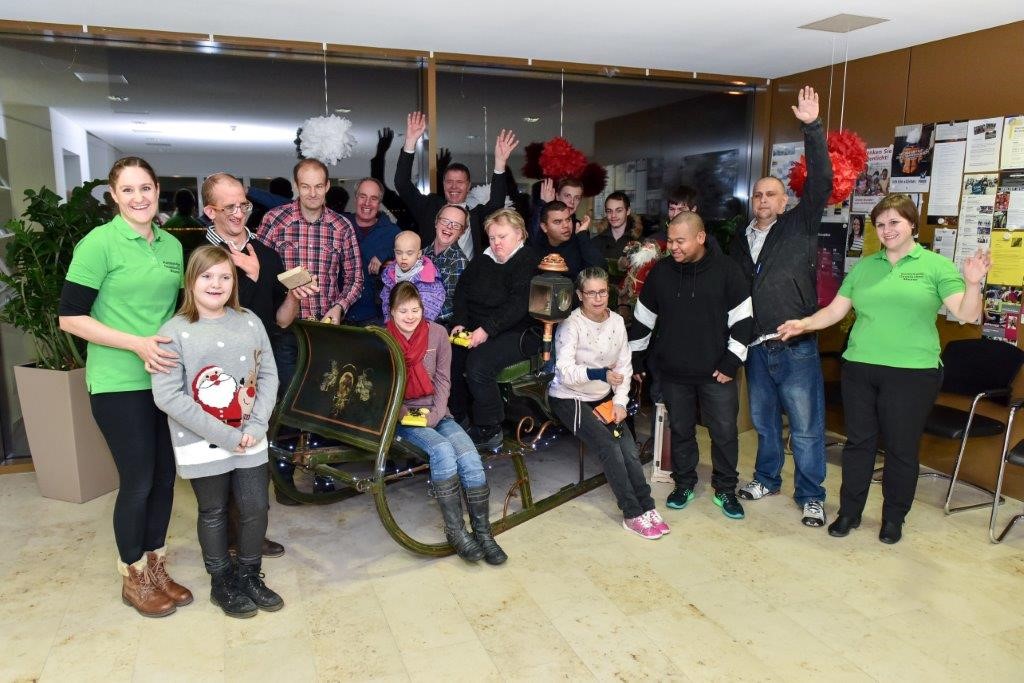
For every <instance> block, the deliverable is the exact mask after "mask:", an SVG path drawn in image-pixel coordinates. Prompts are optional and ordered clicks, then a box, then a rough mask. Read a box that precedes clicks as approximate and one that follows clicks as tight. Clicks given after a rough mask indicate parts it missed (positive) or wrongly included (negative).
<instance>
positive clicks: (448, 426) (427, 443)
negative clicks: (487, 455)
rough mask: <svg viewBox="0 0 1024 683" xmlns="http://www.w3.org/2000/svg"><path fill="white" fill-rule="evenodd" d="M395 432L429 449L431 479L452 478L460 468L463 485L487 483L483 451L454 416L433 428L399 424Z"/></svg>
mask: <svg viewBox="0 0 1024 683" xmlns="http://www.w3.org/2000/svg"><path fill="white" fill-rule="evenodd" d="M395 433H396V434H397V435H398V436H400V437H401V438H403V439H405V440H406V441H408V442H409V443H411V444H412V445H414V446H416V447H418V448H420V449H422V450H423V451H425V452H426V454H427V457H428V458H429V461H430V479H431V480H432V481H445V480H447V479H451V478H452V477H454V476H455V473H456V472H458V474H459V479H461V480H462V487H463V488H467V489H469V488H475V487H477V486H483V485H485V484H486V483H487V478H486V477H485V476H484V466H483V463H481V462H480V453H478V452H477V450H476V446H474V445H473V440H472V439H470V438H469V434H466V430H464V429H463V428H462V427H460V426H459V423H458V422H456V421H455V420H453V419H452V418H450V417H446V418H443V419H442V420H441V421H440V422H438V423H437V426H436V427H434V428H430V427H407V426H405V425H398V427H397V428H396V429H395Z"/></svg>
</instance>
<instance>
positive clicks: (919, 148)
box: [889, 123, 935, 192]
mask: <svg viewBox="0 0 1024 683" xmlns="http://www.w3.org/2000/svg"><path fill="white" fill-rule="evenodd" d="M934 147H935V124H934V123H918V124H914V125H910V126H896V137H895V138H894V140H893V146H892V178H891V179H890V181H889V191H890V192H927V191H928V188H929V187H930V184H931V169H932V149H933V148H934Z"/></svg>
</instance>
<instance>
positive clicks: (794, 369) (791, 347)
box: [732, 87, 832, 527]
mask: <svg viewBox="0 0 1024 683" xmlns="http://www.w3.org/2000/svg"><path fill="white" fill-rule="evenodd" d="M792 109H793V115H794V116H795V117H796V118H797V120H799V121H800V123H801V124H802V125H801V129H802V130H803V134H804V154H805V155H806V158H807V182H806V184H805V185H804V194H803V197H802V198H801V199H800V203H799V204H797V206H796V207H795V208H793V209H791V210H790V211H785V209H786V188H785V187H784V186H783V185H782V181H781V180H779V179H778V178H772V177H767V178H761V179H760V180H758V181H757V183H755V184H754V192H753V194H752V197H751V206H752V210H753V212H754V219H753V220H752V221H751V222H750V225H749V226H747V230H746V234H745V236H740V235H737V236H736V239H734V240H733V242H732V257H733V258H734V259H735V260H736V262H737V263H738V264H739V265H740V268H741V269H742V270H743V273H744V275H745V276H746V278H747V281H748V282H749V283H750V288H751V297H752V299H753V302H754V320H755V327H756V331H755V334H754V342H753V344H751V346H750V357H749V358H748V360H747V387H748V392H749V396H750V418H751V420H752V421H753V423H754V428H755V429H756V430H757V462H756V464H755V466H754V477H753V479H751V481H750V483H748V484H746V485H745V486H744V487H743V488H741V489H740V492H739V495H740V497H742V498H745V499H747V500H757V499H759V498H763V497H764V496H770V495H774V494H776V493H778V492H779V490H780V488H781V487H782V463H783V459H784V453H785V451H784V450H783V444H782V413H783V412H785V413H786V414H787V415H788V416H789V430H790V434H791V435H792V438H791V443H792V445H793V466H794V471H795V475H794V480H795V481H794V495H793V498H794V499H795V500H796V504H797V505H799V506H802V508H803V516H802V519H801V521H802V522H803V523H804V524H806V525H807V526H812V527H817V526H824V525H825V509H824V507H823V505H822V504H823V502H824V500H825V487H824V486H823V483H824V481H825V390H824V384H823V382H822V375H821V360H820V359H819V357H818V341H817V339H816V337H815V335H814V334H805V335H801V336H799V337H794V338H792V339H789V340H788V341H779V339H778V336H779V335H778V331H777V328H778V326H779V325H780V324H782V323H783V322H785V321H786V320H796V319H800V318H803V317H806V316H808V315H811V314H812V313H814V312H815V311H816V310H817V309H818V293H817V291H818V288H817V270H816V264H817V260H818V259H817V256H818V253H817V252H818V228H819V226H820V225H821V212H822V211H823V210H824V208H825V203H826V202H827V201H828V196H829V194H831V192H832V162H831V161H830V160H829V156H828V146H827V144H826V142H825V132H824V129H823V127H822V124H821V120H820V119H819V118H818V95H817V93H815V92H814V89H813V88H810V87H805V88H803V89H802V90H801V91H800V93H799V95H798V97H797V106H795V107H792Z"/></svg>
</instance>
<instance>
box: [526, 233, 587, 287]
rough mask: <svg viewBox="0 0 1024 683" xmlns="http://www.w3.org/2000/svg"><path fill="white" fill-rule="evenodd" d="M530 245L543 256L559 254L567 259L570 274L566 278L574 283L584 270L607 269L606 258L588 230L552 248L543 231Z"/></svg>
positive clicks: (574, 234) (575, 234) (566, 263)
mask: <svg viewBox="0 0 1024 683" xmlns="http://www.w3.org/2000/svg"><path fill="white" fill-rule="evenodd" d="M530 245H531V246H532V247H533V248H534V249H536V250H537V252H538V253H539V254H541V255H542V256H547V255H548V254H558V255H559V256H561V257H562V258H563V259H565V265H567V266H569V272H567V273H566V274H565V276H566V277H567V278H569V279H570V280H572V281H573V282H575V281H576V276H577V275H579V274H580V271H581V270H583V269H584V268H604V267H605V260H604V256H602V255H601V252H600V251H598V250H597V247H596V246H595V245H594V241H593V240H592V239H591V238H590V233H589V232H587V231H586V230H584V231H583V232H576V233H573V235H572V237H570V238H569V239H567V240H566V241H565V242H562V243H561V244H559V245H558V246H557V247H553V246H551V240H549V239H548V236H547V235H546V234H545V233H544V231H543V230H542V231H541V232H540V234H539V235H538V236H537V239H536V240H533V239H531V240H530Z"/></svg>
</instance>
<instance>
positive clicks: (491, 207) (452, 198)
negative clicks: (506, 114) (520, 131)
mask: <svg viewBox="0 0 1024 683" xmlns="http://www.w3.org/2000/svg"><path fill="white" fill-rule="evenodd" d="M426 130H427V117H426V116H425V115H424V114H423V113H422V112H418V111H414V112H412V113H411V114H409V116H408V119H407V123H406V128H405V144H404V145H403V147H402V152H401V154H399V155H398V167H397V168H396V169H395V189H396V190H397V191H398V196H399V197H401V198H402V201H403V202H405V205H406V206H407V207H409V210H410V211H411V212H412V215H413V217H414V218H415V219H416V225H417V231H418V232H419V234H420V241H421V242H422V243H423V244H430V243H432V242H433V241H434V231H435V228H434V219H435V218H436V217H437V212H438V211H440V210H441V207H443V206H444V205H445V204H458V205H460V206H463V207H465V206H466V198H467V197H468V196H469V189H470V176H469V168H467V167H466V166H465V165H464V164H459V163H454V164H449V165H448V168H447V169H446V170H445V172H444V187H443V188H442V190H443V193H437V192H432V193H430V194H423V193H422V192H420V191H419V189H418V188H417V187H416V186H415V185H414V184H413V182H412V160H413V157H414V155H415V154H416V143H417V142H419V139H420V138H421V137H422V136H423V133H424V132H426ZM518 145H519V141H518V140H517V139H516V136H515V134H514V133H513V132H512V131H510V130H509V131H506V130H502V131H501V133H499V134H498V140H497V142H496V143H495V145H494V173H493V175H492V176H491V196H490V199H489V200H488V201H487V203H486V204H481V205H480V206H475V207H473V208H472V209H471V210H470V212H469V217H470V221H469V222H470V229H469V230H466V231H464V232H463V233H462V236H460V237H459V248H460V249H462V251H463V253H465V254H466V258H470V259H471V258H473V257H474V256H476V255H477V254H480V253H483V250H484V249H486V248H487V237H486V235H484V228H483V225H484V218H486V217H487V216H489V215H490V214H492V213H494V212H495V211H497V210H498V209H501V208H504V206H505V198H506V197H507V196H508V185H507V178H506V174H505V165H506V164H507V163H508V158H509V156H510V155H511V154H512V150H514V149H515V148H516V147H517V146H518Z"/></svg>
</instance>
